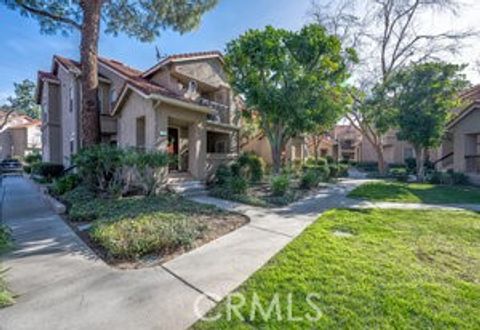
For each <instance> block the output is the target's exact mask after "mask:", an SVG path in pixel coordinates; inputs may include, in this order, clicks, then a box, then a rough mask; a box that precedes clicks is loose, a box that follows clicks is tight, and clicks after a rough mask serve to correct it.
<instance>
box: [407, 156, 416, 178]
mask: <svg viewBox="0 0 480 330" xmlns="http://www.w3.org/2000/svg"><path fill="white" fill-rule="evenodd" d="M405 166H406V168H407V171H408V173H411V174H413V173H416V172H417V160H416V159H415V158H411V157H410V158H406V159H405Z"/></svg>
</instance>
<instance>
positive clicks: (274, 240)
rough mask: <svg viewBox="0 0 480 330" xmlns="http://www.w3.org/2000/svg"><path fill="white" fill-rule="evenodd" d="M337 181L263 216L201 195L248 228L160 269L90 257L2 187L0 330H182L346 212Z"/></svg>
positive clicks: (28, 189) (43, 208)
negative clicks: (11, 299)
mask: <svg viewBox="0 0 480 330" xmlns="http://www.w3.org/2000/svg"><path fill="white" fill-rule="evenodd" d="M362 182H363V181H359V180H356V181H343V182H342V183H341V184H339V185H337V186H332V187H330V188H328V189H325V190H323V191H320V192H318V193H317V194H316V195H314V196H310V197H308V198H306V199H304V200H302V201H300V202H297V203H295V204H293V205H292V206H290V207H286V208H278V209H274V210H266V209H261V208H255V207H250V206H245V205H240V204H236V203H232V202H227V201H223V200H218V199H215V198H210V197H199V198H196V200H197V201H198V202H201V203H209V204H214V205H217V206H219V207H223V208H225V209H229V210H234V211H237V212H242V213H245V214H246V215H248V216H249V217H250V218H251V222H250V223H249V224H248V225H246V226H244V227H242V228H240V229H239V230H236V231H234V232H232V233H230V234H228V235H226V236H223V237H221V238H220V239H217V240H215V241H213V242H211V243H209V244H206V245H204V246H203V247H201V248H199V249H196V250H194V251H191V252H190V253H187V254H184V255H183V256H180V257H179V258H177V259H174V260H172V261H170V262H168V263H166V264H164V265H163V266H162V267H153V268H146V269H140V270H132V271H124V270H123V271H122V270H117V269H114V268H111V267H109V266H108V265H106V264H105V263H104V262H103V261H101V260H98V259H97V258H96V256H95V254H94V253H92V251H91V250H90V249H89V248H88V247H87V246H86V245H85V244H84V243H83V242H82V241H81V240H80V239H79V238H78V237H77V236H76V234H75V233H74V232H73V231H72V230H71V229H70V228H69V227H68V226H67V225H66V224H65V223H64V222H63V220H62V219H60V218H59V217H58V216H57V215H56V214H55V213H54V212H53V211H52V210H51V209H50V208H49V206H48V205H47V204H46V202H45V199H44V197H43V196H42V195H41V194H40V193H39V192H38V190H37V189H36V188H35V186H33V185H32V184H31V183H30V182H28V181H27V180H25V179H23V178H19V177H17V178H7V179H5V180H4V181H3V189H4V192H5V196H6V197H5V202H4V207H3V219H4V221H5V222H6V224H7V225H8V226H10V227H11V228H12V229H13V233H14V239H15V242H16V249H15V250H14V251H12V252H11V253H10V254H8V255H7V256H6V257H5V258H4V260H3V262H4V263H3V265H4V266H6V267H7V268H9V271H8V272H7V281H8V282H9V284H10V288H11V289H12V290H13V291H14V292H15V293H16V294H18V295H19V296H18V298H17V303H16V304H15V305H14V306H12V307H8V308H6V309H2V310H0V329H1V330H7V329H8V330H9V329H14V330H22V329H35V330H41V329H49V330H51V329H72V330H74V329H89V330H93V329H107V328H108V329H116V330H122V329H169V330H175V329H185V328H187V327H189V326H190V325H192V324H193V323H194V322H195V321H196V320H197V319H198V318H199V317H200V316H201V315H203V314H204V313H206V312H207V311H208V310H210V309H211V308H213V307H214V306H215V304H216V302H218V301H220V300H221V299H222V298H223V297H224V296H225V295H227V294H228V293H229V292H231V291H232V290H234V289H235V288H237V287H238V286H239V285H240V284H241V283H243V282H244V281H245V280H246V279H247V278H248V277H249V276H250V275H252V274H253V273H254V272H255V271H256V270H258V269H259V268H260V267H262V266H263V265H264V264H265V263H266V262H267V261H268V260H269V259H270V258H271V257H272V256H274V255H275V254H276V253H277V252H278V251H279V250H280V249H282V248H283V247H284V246H285V245H286V244H288V243H289V242H290V241H291V240H292V239H293V238H294V237H296V236H297V235H298V234H299V233H301V232H302V231H303V230H304V229H305V228H306V227H307V226H308V225H309V224H310V223H312V222H313V221H314V220H315V219H316V218H317V217H318V215H319V213H321V212H322V211H324V210H327V209H330V208H333V207H343V206H345V207H347V206H349V205H350V204H351V200H349V199H347V198H346V197H345V196H346V194H347V192H348V191H349V190H351V189H353V188H354V187H356V186H358V185H359V184H361V183H362Z"/></svg>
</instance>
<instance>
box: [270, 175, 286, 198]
mask: <svg viewBox="0 0 480 330" xmlns="http://www.w3.org/2000/svg"><path fill="white" fill-rule="evenodd" d="M289 186H290V178H289V177H288V176H287V175H277V176H275V177H273V178H272V181H271V188H272V194H273V196H285V194H286V193H287V191H288V188H289Z"/></svg>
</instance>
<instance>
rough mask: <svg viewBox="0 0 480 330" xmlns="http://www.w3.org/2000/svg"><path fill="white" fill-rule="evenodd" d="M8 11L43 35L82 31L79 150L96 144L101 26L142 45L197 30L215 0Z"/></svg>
mask: <svg viewBox="0 0 480 330" xmlns="http://www.w3.org/2000/svg"><path fill="white" fill-rule="evenodd" d="M2 2H3V3H4V4H5V5H6V6H7V7H8V8H10V9H13V10H18V11H20V13H21V14H22V15H24V16H28V17H32V18H34V19H36V20H37V21H38V22H39V23H40V30H41V32H43V33H47V34H53V33H57V32H61V33H63V34H68V33H70V32H72V31H77V32H79V33H80V39H81V40H80V62H81V64H82V76H81V84H82V113H81V139H82V145H83V146H89V145H92V144H95V143H97V142H98V141H99V140H100V122H99V112H98V100H97V90H98V68H97V55H98V39H99V36H100V28H101V24H103V26H104V28H105V32H106V33H108V34H113V35H117V34H119V33H120V32H123V33H125V34H126V35H127V36H129V37H134V38H137V39H139V40H140V41H143V42H150V41H153V40H154V39H155V38H156V37H157V36H158V35H159V33H160V31H161V30H164V29H167V28H171V29H173V30H174V31H178V32H180V33H184V32H187V31H190V30H192V29H194V28H195V27H197V26H198V24H199V22H200V18H201V17H202V15H203V14H204V13H205V12H206V11H208V10H210V9H211V8H213V7H214V6H215V5H216V3H217V0H195V1H192V0H143V1H133V0H108V1H107V0H74V1H65V0H3V1H2Z"/></svg>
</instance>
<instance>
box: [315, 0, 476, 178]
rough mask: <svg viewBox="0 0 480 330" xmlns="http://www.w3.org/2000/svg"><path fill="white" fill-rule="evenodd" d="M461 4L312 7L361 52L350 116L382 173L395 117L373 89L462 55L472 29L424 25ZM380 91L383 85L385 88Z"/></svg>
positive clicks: (403, 0)
mask: <svg viewBox="0 0 480 330" xmlns="http://www.w3.org/2000/svg"><path fill="white" fill-rule="evenodd" d="M460 5H461V1H458V0H367V1H357V0H335V1H330V3H328V4H327V5H325V4H324V2H323V1H317V2H314V3H313V6H312V10H311V15H312V17H313V18H314V20H315V21H316V22H319V23H320V24H323V25H324V26H326V27H327V29H328V30H329V32H330V33H333V34H335V35H337V36H338V37H339V38H340V39H342V42H343V44H344V45H346V46H348V47H353V48H355V49H357V50H358V51H359V65H356V66H355V70H354V72H353V76H354V78H355V87H356V88H355V89H352V90H351V91H352V93H351V95H352V96H353V97H354V99H355V103H354V106H353V107H351V109H350V111H349V112H348V114H347V116H346V118H347V119H348V120H349V121H350V123H351V124H352V125H353V126H354V127H355V128H356V129H357V130H359V131H360V132H361V133H362V135H363V136H364V138H365V139H366V140H367V141H369V142H370V143H371V144H372V145H373V147H374V149H375V151H376V154H377V157H378V163H379V171H380V172H381V173H384V172H385V161H384V151H383V136H384V134H385V133H386V132H387V131H388V130H389V129H390V128H391V127H392V124H393V122H392V121H391V120H390V119H391V113H390V112H389V110H388V109H386V108H384V107H383V106H382V102H381V100H379V99H378V96H379V95H378V94H377V95H375V96H373V97H372V94H374V91H373V88H374V86H376V88H378V87H379V84H385V83H386V82H387V81H388V80H389V78H390V77H391V76H392V75H393V74H395V72H397V71H398V70H401V69H402V68H404V67H405V66H408V65H409V64H411V63H423V62H426V61H431V60H438V59H439V58H442V57H444V56H446V55H448V54H459V53H460V52H461V50H462V48H463V47H464V46H465V41H467V40H469V39H471V38H473V37H477V36H478V32H477V31H475V30H472V29H467V30H463V31H453V30H449V29H445V30H443V31H440V32H438V31H434V30H433V29H432V28H431V26H425V25H424V24H423V23H424V21H425V19H426V18H427V17H428V14H431V13H436V14H439V13H451V14H453V15H457V14H458V13H459V12H460V11H459V9H461V8H460V7H461V6H460ZM380 89H381V87H380Z"/></svg>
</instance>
